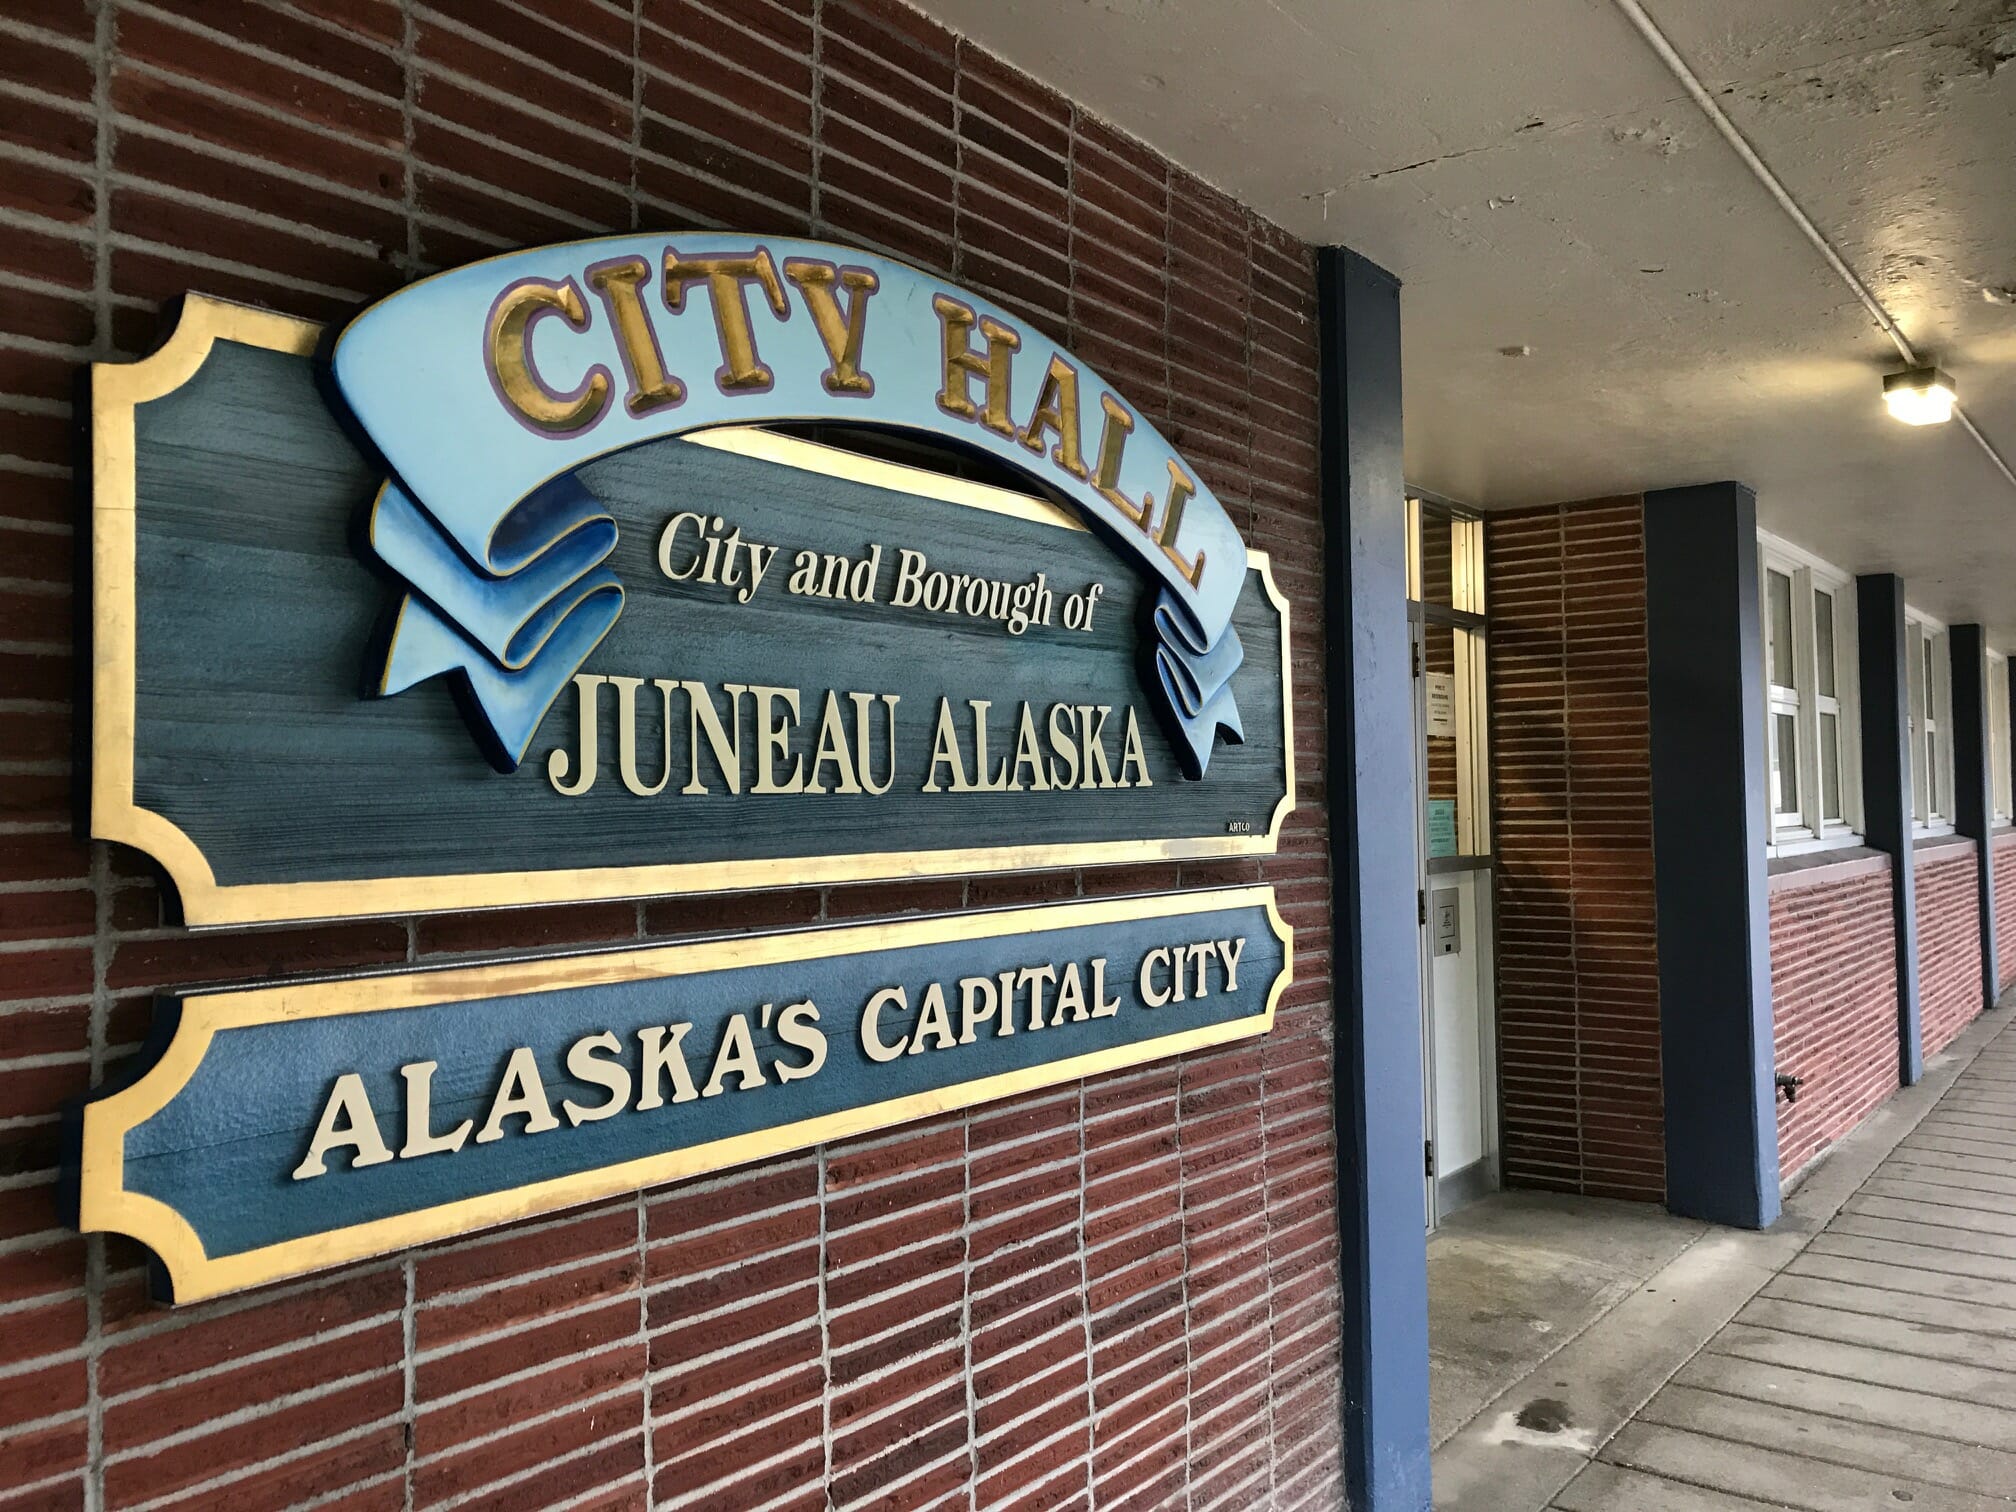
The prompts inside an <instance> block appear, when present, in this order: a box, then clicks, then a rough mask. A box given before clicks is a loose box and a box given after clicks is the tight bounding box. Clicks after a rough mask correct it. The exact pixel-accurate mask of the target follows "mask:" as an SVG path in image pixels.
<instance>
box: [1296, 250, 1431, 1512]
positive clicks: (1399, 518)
mask: <svg viewBox="0 0 2016 1512" xmlns="http://www.w3.org/2000/svg"><path fill="white" fill-rule="evenodd" d="M1317 275H1318V290H1319V300H1320V308H1319V312H1318V320H1319V323H1320V326H1321V332H1320V334H1321V340H1322V361H1323V369H1322V436H1323V475H1322V490H1323V500H1322V504H1323V573H1324V632H1325V646H1326V657H1327V668H1328V672H1327V676H1328V686H1327V688H1326V690H1325V692H1326V702H1327V705H1328V711H1329V721H1328V732H1329V746H1328V756H1327V758H1326V772H1327V774H1328V779H1329V780H1328V801H1329V812H1330V866H1331V879H1330V882H1331V889H1330V898H1331V903H1330V906H1331V918H1332V930H1331V941H1332V944H1331V968H1330V969H1331V980H1332V982H1333V983H1334V987H1333V991H1334V992H1335V995H1336V997H1335V1004H1334V1013H1335V1023H1336V1051H1335V1069H1334V1071H1333V1076H1334V1079H1335V1094H1336V1102H1335V1107H1336V1121H1337V1220H1338V1230H1339V1237H1340V1239H1341V1241H1342V1248H1341V1255H1342V1272H1343V1291H1344V1299H1343V1319H1342V1329H1343V1349H1344V1361H1343V1364H1344V1454H1345V1479H1346V1483H1347V1489H1348V1492H1349V1496H1350V1502H1351V1505H1352V1506H1354V1507H1359V1508H1364V1509H1366V1512H1427V1508H1428V1506H1429V1490H1428V1274H1427V1247H1426V1243H1425V1237H1424V1236H1425V1229H1426V1222H1427V1220H1426V1215H1425V1209H1424V1200H1425V1187H1424V1177H1423V1175H1422V1166H1421V1140H1422V1114H1421V970H1420V953H1419V952H1420V939H1419V935H1418V933H1417V931H1418V928H1419V923H1418V920H1417V918H1416V914H1415V892H1416V889H1417V888H1418V886H1419V870H1418V865H1417V861H1416V857H1415V854H1414V815H1415V804H1416V803H1417V801H1418V798H1417V795H1416V793H1415V791H1414V715H1413V684H1412V677H1411V672H1410V658H1411V656H1412V650H1411V644H1410V641H1409V637H1408V630H1407V557H1406V552H1407V546H1406V513H1405V511H1406V485H1405V483H1404V481H1403V479H1402V475H1401V460H1400V285H1399V283H1398V282H1397V281H1396V280H1395V279H1394V278H1393V276H1392V275H1391V274H1389V273H1387V272H1386V271H1385V270H1384V269H1382V268H1380V267H1378V266H1376V265H1375V264H1373V263H1370V262H1367V261H1366V260H1365V259H1364V258H1362V257H1360V256H1358V254H1356V253H1355V252H1351V251H1348V250H1346V249H1344V248H1341V247H1328V248H1324V249H1323V250H1321V251H1320V252H1318V254H1317Z"/></svg>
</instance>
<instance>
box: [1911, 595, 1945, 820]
mask: <svg viewBox="0 0 2016 1512" xmlns="http://www.w3.org/2000/svg"><path fill="white" fill-rule="evenodd" d="M1904 657H1905V667H1906V669H1907V670H1908V672H1909V675H1910V682H1911V809H1912V818H1913V819H1914V821H1915V825H1916V828H1917V830H1918V832H1919V833H1920V834H1933V835H1937V834H1944V833H1946V832H1947V831H1949V830H1951V829H1952V828H1953V663H1952V658H1951V655H1950V653H1949V648H1948V645H1947V640H1946V627H1945V626H1944V625H1942V624H1940V623H1939V622H1938V621H1937V620H1934V619H1928V618H1927V617H1926V616H1924V615H1922V614H1919V613H1918V612H1917V611H1915V610H1913V609H1910V608H1909V607H1907V608H1906V609H1905V611H1904Z"/></svg>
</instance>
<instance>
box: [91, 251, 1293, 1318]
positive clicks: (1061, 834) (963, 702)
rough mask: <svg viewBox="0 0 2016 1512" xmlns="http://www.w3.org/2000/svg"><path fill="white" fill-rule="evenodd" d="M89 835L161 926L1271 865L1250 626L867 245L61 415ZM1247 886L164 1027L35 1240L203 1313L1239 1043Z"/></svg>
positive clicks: (517, 963)
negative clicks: (243, 1293)
mask: <svg viewBox="0 0 2016 1512" xmlns="http://www.w3.org/2000/svg"><path fill="white" fill-rule="evenodd" d="M91 424H92V446H93V466H92V501H91V510H90V516H89V519H90V531H91V539H90V553H91V572H92V581H91V618H90V625H91V636H92V647H91V663H92V668H93V677H94V685H93V696H92V711H91V713H92V725H91V737H90V740H89V742H88V752H89V759H90V772H89V780H88V783H86V784H85V785H84V786H85V787H86V788H87V789H88V793H89V802H90V829H91V833H92V834H93V835H94V836H96V837H98V838H101V839H107V840H116V841H121V842H124V843H125V844H127V845H130V846H133V847H135V848H136V849H138V850H139V851H141V852H143V853H145V854H146V855H148V856H149V857H151V858H152V859H153V860H154V861H155V862H156V863H158V865H159V866H160V868H161V870H162V871H163V872H164V873H165V874H166V876H167V878H168V879H169V881H170V882H171V883H172V885H173V890H174V896H175V900H176V903H177V906H178V907H179V910H180V913H181V916H182V918H183V920H184V921H185V922H186V923H188V924H190V925H194V926H214V925H228V924H243V923H254V922H261V921H272V920H295V919H324V918H341V917H356V916H367V915H374V914H394V913H415V912H423V911H424V912H433V911H442V910H452V909H467V908H484V907H496V906H503V905H510V904H540V903H557V902H566V901H574V900H582V899H598V898H627V897H640V896H646V895H651V894H671V893H698V892H718V891H727V890H736V889H748V888H761V887H772V886H790V885H803V884H818V883H829V882H850V881H866V880H873V879H893V878H908V877H922V876H935V875H956V874H963V873H973V872H985V871H1006V870H1016V869H1028V868H1037V867H1053V866H1076V865H1090V864H1098V863H1103V862H1119V861H1145V860H1169V859H1181V858H1191V857H1222V856H1242V855H1258V854H1265V853H1268V852H1271V851H1272V850H1273V849H1274V848H1275V845H1276V842H1277V839H1278V837H1279V834H1280V830H1281V826H1282V824H1283V822H1284V821H1285V819H1286V818H1287V816H1288V814H1289V812H1290V811H1291V810H1292V809H1293V807H1294V791H1295V765H1294V739H1293V733H1292V729H1291V697H1290V690H1289V672H1288V669H1289V639H1288V613H1287V606H1286V603H1285V601H1284V600H1283V599H1282V597H1281V595H1280V594H1279V593H1278V592H1277V591H1276V589H1275V587H1274V584H1273V581H1272V578H1271V576H1270V574H1269V570H1268V564H1267V560H1266V558H1265V557H1264V556H1262V555H1260V554H1259V553H1256V552H1250V551H1248V550H1247V548H1246V546H1245V543H1244V542H1243V541H1242V540H1241V538H1240V535H1239V532H1238V530H1237V529H1236V528H1235V527H1234V524H1233V522H1232V520H1231V518H1230V516H1229V515H1228V514H1227V512H1226V510H1225V508H1224V506H1223V505H1222V504H1220V502H1219V501H1218V500H1217V498H1215V497H1214V496H1213V494H1212V492H1211V490H1210V489H1209V488H1208V487H1206V486H1205V484H1204V483H1203V481H1202V480H1201V479H1200V478H1199V477H1198V475H1197V473H1196V472H1195V471H1194V469H1193V468H1192V467H1191V466H1190V465H1189V464H1188V463H1187V462H1186V461H1185V460H1184V459H1183V458H1182V457H1181V456H1180V455H1178V453H1177V452H1176V451H1175V449H1174V448H1173V447H1172V446H1171V445H1170V443H1169V442H1168V441H1167V440H1166V439H1165V438H1164V437H1163V436H1162V435H1161V434H1160V433H1159V432H1158V431H1157V430H1156V428H1155V427H1154V425H1153V424H1151V423H1150V422H1149V420H1148V419H1147V418H1146V417H1145V416H1144V415H1143V414H1142V413H1141V412H1140V411H1139V410H1138V409H1136V408H1134V407H1133V406H1132V405H1130V404H1129V403H1128V402H1127V400H1126V398H1125V397H1124V396H1123V395H1121V394H1119V393H1118V392H1116V391H1115V390H1114V389H1113V388H1112V387H1111V386H1110V385H1109V384H1107V383H1106V382H1105V381H1104V380H1102V379H1101V378H1100V377H1099V376H1098V375H1097V374H1096V373H1095V372H1093V371H1092V370H1091V369H1090V368H1089V367H1087V366H1086V365H1085V364H1084V363H1082V362H1081V361H1079V360H1078V359H1077V358H1076V357H1074V356H1073V355H1072V354H1070V353H1069V352H1067V351H1065V350H1063V349H1062V348H1060V347H1058V346H1056V345H1054V344H1053V343H1052V342H1050V341H1048V340H1047V339H1045V338H1044V337H1043V336H1042V335H1040V334H1039V333H1037V332H1036V331H1035V330H1033V329H1031V328H1030V327H1029V326H1028V325H1026V323H1023V322H1021V321H1018V320H1017V319H1016V318H1014V317H1012V316H1010V315H1009V314H1008V313H1006V312H1004V311H1002V310H1000V309H998V308H997V307H995V306H993V305H991V304H989V303H988V302H986V301H985V300H982V299H979V298H977V297H975V296H974V295H972V294H971V293H968V292H966V291H964V290H961V289H959V288H956V287H954V286H952V285H950V284H947V283H945V282H944V281H942V280H939V279H936V278H933V277H931V276H929V275H927V274H925V273H921V272H919V271H917V270H915V269H912V268H909V267H905V266H903V265H902V264H899V263H896V262H893V261H890V260H889V259H887V258H883V257H879V256H874V255H871V254H868V253H863V252H857V251H851V250H848V249H844V248H839V247H833V246H828V245H825V244H822V243H815V242H806V241H795V240H788V239H781V238H753V237H748V236H735V235H726V234H718V233H708V234H692V235H686V234H675V235H664V236H622V237H609V238H602V239H599V240H593V241H585V242H576V243H570V244H566V245H562V246H555V247H544V248H538V249H535V250H531V251H524V252H515V253H510V254H508V255H505V256H501V257H496V258H492V259H490V260H488V261H485V262H480V263H476V264H474V265H472V266H469V267H465V268H460V269H456V270H454V271H452V272H448V273H443V274H440V275H438V276H436V277H433V278H430V279H427V280H424V281H423V282H420V283H417V284H414V285H413V286H412V287H410V288H407V289H405V290H402V291H401V292H399V293H396V294H393V295H391V296H390V297H388V298H386V299H384V300H382V301H380V302H379V303H378V304H376V305H373V306H372V307H370V308H369V309H367V310H365V311H364V312H363V313H362V314H361V315H359V316H358V317H357V318H356V319H354V320H352V321H351V322H350V323H349V324H348V325H347V326H345V327H344V328H343V329H342V330H341V331H340V332H327V331H325V330H324V329H323V328H321V327H319V326H316V325H313V324H309V323H305V322H301V321H295V320H289V319H285V318H282V317H280V316H276V315H271V314H267V313H264V312H260V311H257V310H252V309H247V308H244V307H241V306H236V305H230V304H225V303H222V302H220V301H216V300H211V299H205V298H201V297H198V296H195V295H191V296H189V297H188V298H187V299H186V300H185V301H184V302H183V305H182V308H181V311H180V313H179V318H178V320H177V322H176V324H175V326H174V329H173V331H172V334H171V335H170V336H169V338H168V340H167V342H166V343H165V344H164V345H163V346H162V348H161V349H160V350H159V351H157V352H156V353H155V354H154V355H152V356H150V357H148V358H146V359H145V360H144V361H141V362H137V363H131V364H119V365H111V364H101V365H98V366H97V367H95V368H94V369H93V372H92V387H91ZM1293 957H1294V938H1293V933H1292V931H1291V930H1290V929H1289V928H1288V926H1287V925H1286V924H1285V923H1284V922H1283V921H1282V919H1281V917H1280V914H1279V913H1278V911H1277V909H1276V906H1275V899H1274V893H1273V889H1272V888H1271V887H1268V886H1264V885H1257V886H1242V887H1219V888H1207V889H1199V890H1194V891H1189V892H1183V893H1170V894H1160V895H1155V896H1146V897H1115V898H1109V899H1102V900H1091V901H1076V902H1070V903H1063V904H1054V905H1048V906H1043V907H1028V908H1013V909H996V910H972V911H968V912H964V913H959V914H954V915H948V916H942V917H925V918H916V919H906V920H902V921H900V922H896V923H872V924H858V925H847V926H836V925H824V926H820V927H817V928H810V929H803V930H795V931H785V932H781V933H775V934H768V935H750V934H738V935H730V936H726V937H723V938H719V939H712V940H696V941H681V942H678V943H673V944H664V945H652V946H628V947H624V948H621V949H607V950H599V951H596V950H590V951H576V952H572V953H567V954H559V955H547V956H520V957H517V958H513V959H507V960H498V961H488V962H477V963H471V964H462V963H458V964H453V965H447V966H441V967H432V968H425V969H411V968H402V969H399V970H396V971H386V972H377V973H364V974H360V975H353V976H351V977H349V978H347V979H341V980H332V979H321V980H301V979H294V980H283V981H277V982H269V983H256V984H249V985H244V986H230V987H216V988H192V989H188V990H185V991H170V992H165V993H163V994H162V995H161V997H160V999H159V1000H158V1002H157V1004H156V1009H155V1022H154V1027H153V1033H152V1034H151V1035H150V1037H149V1041H148V1048H147V1050H146V1052H145V1053H144V1054H143V1056H142V1057H141V1058H140V1059H139V1060H138V1061H136V1062H135V1063H134V1065H133V1066H132V1067H130V1068H128V1069H127V1070H126V1071H125V1072H124V1073H123V1074H122V1075H120V1076H119V1077H116V1078H114V1079H113V1080H111V1081H110V1082H108V1083H107V1085H105V1086H104V1087H102V1088H101V1089H99V1091H97V1092H96V1093H94V1094H93V1095H92V1096H91V1097H90V1098H89V1099H87V1100H86V1101H85V1103H84V1104H83V1105H82V1106H81V1108H80V1109H78V1110H77V1111H78V1116H77V1117H76V1119H75V1120H74V1121H73V1123H72V1125H71V1127H72V1129H73V1130H74V1132H75V1138H74V1141H73V1147H72V1151H71V1154H72V1159H73V1161H74V1165H75V1170H74V1178H75V1179H74V1180H73V1181H72V1182H70V1183H68V1184H67V1185H66V1190H67V1191H70V1192H72V1193H73V1194H74V1197H75V1211H74V1213H73V1217H74V1218H75V1220H76V1222H77V1224H78V1226H79V1227H80V1228H83V1229H85V1230H87V1231H115V1232H120V1233H125V1234H129V1235H131V1236H133V1237H135V1238H136V1239H139V1240H140V1241H141V1242H143V1243H144V1244H146V1245H147V1246H148V1247H149V1249H150V1250H151V1251H152V1252H153V1254H154V1256H155V1258H156V1260H157V1262H158V1264H157V1267H156V1279H157V1288H158V1290H159V1291H160V1293H161V1294H162V1295H165V1296H167V1297H170V1298H172V1299H174V1300H178V1301H182V1300H190V1299H193V1298H198V1297H205V1296H213V1295H216V1294H218V1293H220V1292H225V1291H231V1290H235V1289H238V1288H241V1287H246V1286H251V1285H256V1284H259V1283H261V1282H264V1281H269V1280H273V1279H276V1278H279V1277H282V1276H289V1275H295V1274H299V1273H302V1272H304V1271H309V1270H314V1269H317V1268H319V1267H323V1266H328V1265H335V1264H340V1263H343V1262H345V1261H348V1260H353V1259H357V1258H360V1257H363V1256H367V1255H372V1254H378V1253H382V1252H385V1251H388V1250H392V1249H396V1248H399V1247H402V1246H405V1245H410V1244H415V1243H420V1242H425V1241H428V1240H432V1239H439V1238H446V1237H449V1236H452V1235H455V1234H459V1233H465V1232H468V1231H470V1230H472V1229H475V1228H480V1227H483V1226H485V1225H489V1224H494V1223H501V1222H505V1221H509V1220H511V1219H515V1218H521V1217H525V1216H528V1215H531V1214H536V1213H542V1212H547V1211H551V1210H554V1209H557V1208H561V1207H566V1206H570V1205H573V1204H577V1203H581V1202H586V1201H591V1200H594V1199H596V1198H599V1197H605V1196H610V1195H613V1194H617V1193H621V1192H624V1191H628V1190H634V1189H636V1188H638V1187H641V1186H645V1185H650V1184H653V1183H656V1182H661V1181H666V1180H671V1179H675V1178H678V1177H682V1176H690V1175H694V1174H697V1173H700V1172H705V1171H711V1170H717V1169H721V1168H723V1167H725V1166H729V1165H733V1164H737V1163H740V1162H744V1161H748V1160H753V1159H758V1158H762V1157H765V1156H768V1155H773V1154H777V1153H779V1152H781V1151H786V1150H791V1149H798V1148H804V1147H807V1146H810V1145H813V1144H816V1143H819V1142H821V1141H824V1140H829V1139H833V1138H838V1137H843V1136H845V1135H849V1134H855V1133H860V1132H863V1131H865V1130H869V1129H875V1128H881V1127H885V1126H888V1125H890V1124H894V1123H898V1122H901V1121H904V1120H908V1119H915V1118H921V1117H926V1116H930V1115H933V1114H939V1113H944V1112H947V1111H950V1110H954V1109H958V1108H963V1107H968V1106H971V1105H973V1104H975V1103H978V1102H982V1101H985V1100H987V1099H991V1098H998V1097H1003V1096H1008V1095H1011V1094H1014V1093H1018V1092H1025V1091H1028V1090H1031V1089H1034V1088H1038V1087H1043V1086H1049V1085H1054V1084H1057V1083H1060V1082H1064V1081H1068V1080H1073V1079H1076V1078H1079V1077H1084V1076H1089V1075H1093V1074H1096V1073H1098V1072H1102V1071H1109V1070H1114V1069H1117V1068H1120V1067H1124V1066H1130V1065H1135V1064H1139V1063H1141V1062H1143V1061H1147V1060H1152V1059H1156V1058H1159V1057H1164V1056H1169V1055H1176V1054H1180V1053H1184V1052H1187V1051H1192V1050H1197V1049H1202V1048H1206V1047H1209V1046H1213V1045H1219V1044H1224V1043H1226V1042H1229V1041H1231V1040H1235V1039H1239V1038H1243V1037H1245V1036H1249V1035H1255V1034H1261V1033H1264V1032H1266V1030H1267V1029H1268V1027H1269V1026H1270V1025H1271V1023H1272V1022H1273V1015H1274V1011H1275V1007H1276V1004H1277V1002H1278V1001H1279V998H1280V995H1281V993H1282V992H1283V991H1284V990H1285V988H1286V987H1287V985H1288V983H1289V981H1290V980H1291V977H1292V963H1293Z"/></svg>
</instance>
